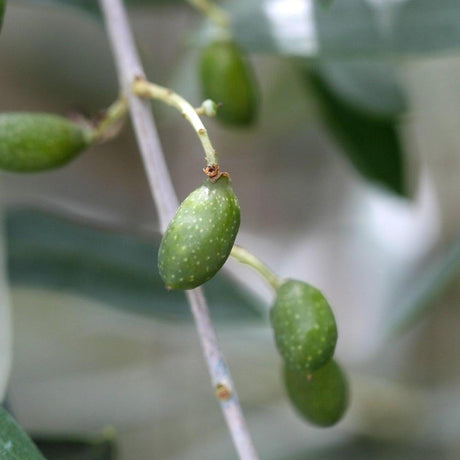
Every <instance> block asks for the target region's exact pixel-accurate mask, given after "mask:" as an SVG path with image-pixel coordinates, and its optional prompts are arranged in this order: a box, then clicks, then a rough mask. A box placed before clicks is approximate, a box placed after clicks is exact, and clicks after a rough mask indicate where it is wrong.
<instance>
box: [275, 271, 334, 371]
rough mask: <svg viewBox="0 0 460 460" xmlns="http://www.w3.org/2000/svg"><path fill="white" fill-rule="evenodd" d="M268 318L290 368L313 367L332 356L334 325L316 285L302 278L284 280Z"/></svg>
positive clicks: (329, 308)
mask: <svg viewBox="0 0 460 460" xmlns="http://www.w3.org/2000/svg"><path fill="white" fill-rule="evenodd" d="M270 320H271V324H272V327H273V332H274V336H275V342H276V346H277V348H278V351H279V352H280V354H281V356H282V357H283V359H284V362H285V364H286V365H287V366H288V367H290V368H291V369H294V370H298V371H313V370H315V369H319V368H320V367H321V366H323V365H324V364H325V363H327V362H328V361H329V360H330V359H331V358H332V356H333V354H334V350H335V345H336V342H337V326H336V323H335V318H334V314H333V312H332V310H331V307H330V306H329V303H328V302H327V300H326V299H325V297H324V296H323V294H322V293H321V292H320V291H319V290H318V289H316V288H314V287H313V286H310V285H309V284H307V283H305V282H303V281H297V280H291V279H290V280H287V281H285V282H284V283H283V284H282V285H281V286H280V287H279V288H278V289H277V292H276V298H275V303H274V305H273V307H272V309H271V310H270Z"/></svg>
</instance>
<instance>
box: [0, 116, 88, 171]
mask: <svg viewBox="0 0 460 460" xmlns="http://www.w3.org/2000/svg"><path fill="white" fill-rule="evenodd" d="M91 137H92V133H91V130H90V129H86V128H83V127H80V126H78V125H76V124H75V123H72V122H71V121H69V120H67V119H66V118H63V117H60V116H57V115H50V114H45V113H30V112H14V113H1V114H0V169H4V170H6V171H16V172H34V171H42V170H46V169H52V168H56V167H58V166H61V165H63V164H64V163H67V162H68V161H70V160H71V159H72V158H74V157H75V156H76V155H77V154H78V153H80V152H82V151H83V150H85V148H87V147H88V146H89V145H90V143H91Z"/></svg>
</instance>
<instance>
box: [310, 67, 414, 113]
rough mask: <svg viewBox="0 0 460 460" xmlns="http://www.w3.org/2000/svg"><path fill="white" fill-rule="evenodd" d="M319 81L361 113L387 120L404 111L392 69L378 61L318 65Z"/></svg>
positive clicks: (399, 89)
mask: <svg viewBox="0 0 460 460" xmlns="http://www.w3.org/2000/svg"><path fill="white" fill-rule="evenodd" d="M317 69H318V71H319V72H320V74H321V76H322V78H323V79H324V81H325V82H326V83H327V85H328V86H329V87H331V88H334V91H335V92H337V93H338V94H339V95H340V97H341V98H342V99H344V100H345V101H348V103H349V104H351V105H354V106H356V108H357V109H360V110H362V111H364V112H368V113H373V114H375V115H376V116H384V117H389V118H391V117H392V116H401V115H402V114H403V113H404V112H406V110H407V100H406V97H405V94H404V92H403V90H402V89H401V86H400V83H399V81H398V78H397V75H396V72H395V68H394V67H393V66H391V65H390V64H389V63H386V62H382V61H369V60H366V61H363V60H347V61H345V60H341V61H321V63H319V64H318V65H317Z"/></svg>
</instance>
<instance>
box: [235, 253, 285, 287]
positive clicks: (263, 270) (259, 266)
mask: <svg viewBox="0 0 460 460" xmlns="http://www.w3.org/2000/svg"><path fill="white" fill-rule="evenodd" d="M230 255H231V256H232V257H233V258H234V259H235V260H237V261H238V262H241V263H242V264H246V265H249V266H250V267H251V268H253V269H254V270H255V271H256V272H257V273H259V275H261V276H262V278H264V279H265V280H266V281H267V282H268V284H270V286H271V287H272V288H273V289H274V290H275V291H276V290H277V289H278V288H279V287H280V286H281V284H282V282H283V280H282V279H281V278H280V277H278V276H277V275H275V273H273V272H272V271H271V270H270V268H268V266H267V265H265V264H264V263H263V262H262V261H261V260H259V259H258V258H257V257H256V256H255V255H253V254H251V253H250V252H249V251H248V250H247V249H244V248H242V247H241V246H237V245H235V246H233V248H232V252H231V253H230Z"/></svg>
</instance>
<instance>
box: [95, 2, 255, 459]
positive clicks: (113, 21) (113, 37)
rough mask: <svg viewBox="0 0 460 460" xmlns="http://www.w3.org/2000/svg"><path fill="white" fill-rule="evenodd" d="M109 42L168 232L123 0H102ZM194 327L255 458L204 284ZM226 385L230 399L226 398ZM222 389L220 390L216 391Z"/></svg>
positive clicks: (169, 194)
mask: <svg viewBox="0 0 460 460" xmlns="http://www.w3.org/2000/svg"><path fill="white" fill-rule="evenodd" d="M99 3H100V6H101V11H102V14H103V17H104V21H105V24H106V28H107V32H108V36H109V42H110V45H111V47H112V51H113V54H114V57H115V63H116V66H117V71H118V78H119V81H120V85H121V89H122V91H123V92H124V93H125V94H126V97H127V100H128V104H129V111H130V115H131V120H132V123H133V127H134V131H135V135H136V138H137V142H138V145H139V149H140V153H141V156H142V160H143V163H144V167H145V171H146V174H147V178H148V182H149V186H150V190H151V193H152V197H153V199H154V202H155V205H156V208H157V212H158V217H159V220H160V229H161V231H162V232H164V231H165V230H166V228H167V226H168V224H169V221H170V220H171V218H172V216H173V215H174V214H175V212H176V209H177V207H178V205H179V203H178V200H177V197H176V192H175V190H174V187H173V185H172V182H171V178H170V176H169V172H168V169H167V167H166V162H165V158H164V155H163V153H162V149H161V145H160V142H159V139H158V134H157V132H156V128H155V122H154V120H153V116H152V111H151V106H150V104H149V102H148V101H145V100H142V99H141V98H139V97H137V96H136V95H135V94H134V93H133V92H132V90H131V86H132V82H133V81H134V80H135V79H136V77H138V76H143V75H144V71H143V69H142V65H141V62H140V59H139V54H138V52H137V49H136V45H135V43H134V37H133V34H132V31H131V27H130V24H129V21H128V16H127V14H126V9H125V7H124V4H123V1H122V0H99ZM186 294H187V298H188V300H189V303H190V307H191V311H192V314H193V318H194V320H195V325H196V328H197V331H198V336H199V338H200V343H201V347H202V350H203V354H204V356H205V359H206V364H207V366H208V370H209V374H210V376H211V381H212V384H213V389H214V392H215V393H216V396H217V397H218V401H219V404H220V407H221V409H222V413H223V415H224V417H225V420H226V422H227V426H228V429H229V431H230V434H231V437H232V440H233V444H234V446H235V448H236V450H237V452H238V455H239V457H240V459H242V460H257V458H258V457H257V453H256V451H255V448H254V445H253V442H252V439H251V435H250V434H249V431H248V428H247V425H246V421H245V419H244V416H243V413H242V411H241V407H240V404H239V401H238V396H237V393H236V389H235V386H234V384H233V381H232V377H231V375H230V371H229V369H228V367H227V364H226V362H225V358H224V355H223V353H222V351H221V350H220V348H219V343H218V341H217V336H216V333H215V330H214V327H213V324H212V322H211V318H210V316H209V310H208V307H207V302H206V299H205V297H204V294H203V290H202V289H201V288H197V289H193V290H191V291H187V292H186ZM222 386H223V387H225V389H226V390H227V391H226V395H228V397H225V398H222V397H221V394H222V392H221V391H220V389H221V388H222ZM218 389H219V391H217V390H218Z"/></svg>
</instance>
